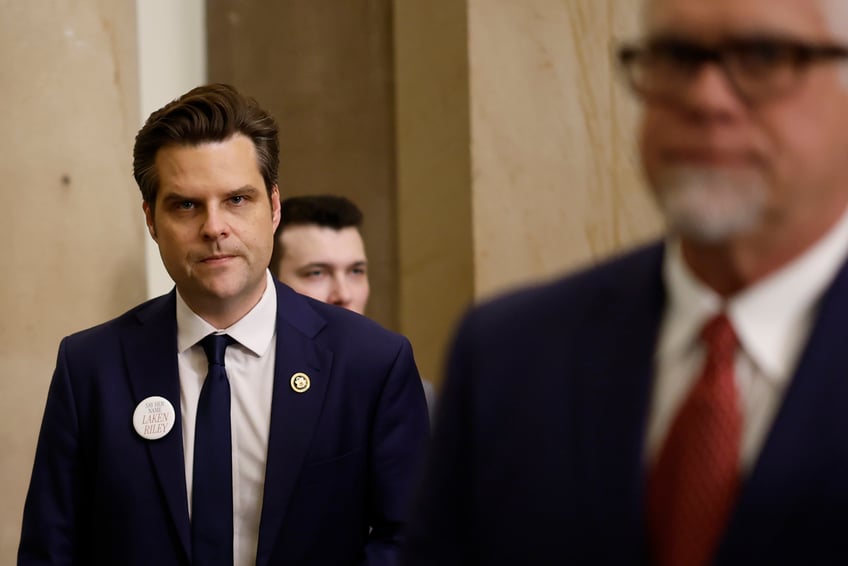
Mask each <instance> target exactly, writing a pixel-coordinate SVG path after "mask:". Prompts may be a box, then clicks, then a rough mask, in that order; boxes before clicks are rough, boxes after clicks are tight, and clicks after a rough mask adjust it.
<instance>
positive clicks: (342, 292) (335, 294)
mask: <svg viewBox="0 0 848 566" xmlns="http://www.w3.org/2000/svg"><path fill="white" fill-rule="evenodd" d="M350 298H351V296H350V288H349V286H348V284H347V282H346V281H345V280H344V278H343V277H338V276H334V277H333V283H332V287H331V289H330V299H329V302H330V303H331V304H334V305H338V306H340V307H347V305H349V304H350Z"/></svg>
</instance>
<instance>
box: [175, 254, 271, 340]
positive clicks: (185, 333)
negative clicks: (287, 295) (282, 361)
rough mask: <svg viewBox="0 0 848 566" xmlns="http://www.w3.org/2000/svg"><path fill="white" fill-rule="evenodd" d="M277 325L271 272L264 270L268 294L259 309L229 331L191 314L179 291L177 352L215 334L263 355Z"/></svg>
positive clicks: (193, 313) (254, 308)
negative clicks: (226, 336) (224, 336)
mask: <svg viewBox="0 0 848 566" xmlns="http://www.w3.org/2000/svg"><path fill="white" fill-rule="evenodd" d="M276 323H277V292H276V288H275V286H274V278H273V277H272V276H271V272H270V271H268V270H265V292H264V293H262V298H261V299H259V302H258V303H256V306H255V307H253V308H252V309H250V311H248V313H247V314H246V315H244V316H243V317H242V318H241V319H240V320H238V321H237V322H236V323H235V324H233V325H232V326H230V327H229V328H222V329H219V328H215V327H214V326H212V325H211V324H209V323H208V322H206V321H205V320H203V318H201V317H200V316H199V315H198V314H197V313H195V312H194V311H192V310H191V309H190V308H189V306H188V305H187V304H186V302H185V301H184V300H183V298H182V297H181V296H180V294H179V292H177V351H178V352H180V353H182V352H184V351H186V350H188V349H189V348H191V347H192V346H194V345H195V344H197V343H198V342H199V341H200V340H202V339H203V338H204V337H205V336H207V335H209V334H212V333H214V332H224V333H226V334H229V335H230V336H231V337H232V338H233V339H234V340H235V341H236V342H238V343H239V344H241V345H242V346H244V347H245V348H247V349H248V350H250V351H251V352H253V354H255V355H256V356H262V355H263V354H264V353H265V352H266V351H267V350H268V347H269V346H270V345H271V340H272V339H273V338H274V331H275V330H276Z"/></svg>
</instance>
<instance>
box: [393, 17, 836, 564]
mask: <svg viewBox="0 0 848 566" xmlns="http://www.w3.org/2000/svg"><path fill="white" fill-rule="evenodd" d="M846 7H848V3H845V2H843V1H842V0H710V1H704V0H651V1H648V2H646V6H645V8H646V12H645V23H646V29H645V36H644V37H643V38H642V39H641V40H640V41H638V42H635V43H632V44H628V45H624V46H622V48H621V49H620V51H619V58H620V63H621V65H622V67H623V71H624V73H625V74H626V77H627V79H628V81H629V84H630V86H631V88H632V89H633V91H634V92H635V93H636V95H637V96H638V97H639V99H640V100H641V102H642V105H643V108H642V111H643V115H642V121H641V137H640V150H641V157H642V164H643V167H644V171H645V175H646V178H647V180H648V183H649V185H650V187H651V189H652V191H653V193H654V195H655V196H656V199H657V202H658V204H659V206H660V208H661V209H662V211H663V212H664V214H665V217H666V220H667V224H668V237H667V238H666V240H665V241H664V242H661V243H656V244H653V245H650V246H647V247H645V248H642V249H638V250H635V251H632V252H630V253H628V254H625V255H623V256H621V257H618V258H616V259H613V260H611V261H609V262H607V263H605V264H603V265H601V266H599V267H597V268H593V269H589V270H586V271H583V272H581V273H577V274H574V275H572V276H570V277H567V278H565V279H563V280H560V281H557V282H554V283H552V284H548V285H545V286H541V287H537V288H533V289H527V290H524V291H519V292H517V293H514V294H511V295H509V296H506V297H502V298H500V299H497V300H494V301H492V302H490V303H488V304H486V305H483V306H480V307H478V308H475V309H473V310H472V311H471V312H470V313H469V314H468V316H467V317H466V318H465V319H464V321H463V322H462V324H461V326H460V328H459V330H458V335H457V337H456V340H455V343H454V346H453V350H452V354H451V356H450V363H449V372H448V376H447V382H446V386H445V390H444V392H443V395H442V399H441V401H440V403H441V410H440V413H439V422H438V423H437V426H436V430H435V436H434V441H433V447H432V454H431V456H430V460H429V465H428V469H427V472H426V477H425V480H424V483H423V488H422V490H421V493H420V495H419V498H418V501H417V504H416V507H415V511H414V514H413V520H412V522H411V525H410V534H409V547H408V556H407V562H406V563H407V564H409V565H415V566H418V565H423V564H438V565H442V566H443V565H450V564H457V565H458V564H616V565H619V564H645V563H648V564H656V565H669V566H670V565H678V566H683V565H685V566H703V565H707V564H733V565H736V564H739V565H742V564H772V565H773V564H806V565H808V564H841V563H846V562H848V539H846V537H845V536H844V534H845V516H846V514H848V379H846V375H848V348H846V345H845V344H846V327H848V267H846V251H848V216H846V203H848V157H846V156H848V74H847V73H848V69H846V59H848V49H846V46H848V9H846Z"/></svg>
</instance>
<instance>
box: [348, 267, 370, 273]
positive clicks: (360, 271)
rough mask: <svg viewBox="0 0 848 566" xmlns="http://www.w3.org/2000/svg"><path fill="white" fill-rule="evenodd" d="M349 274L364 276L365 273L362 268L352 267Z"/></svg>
mask: <svg viewBox="0 0 848 566" xmlns="http://www.w3.org/2000/svg"><path fill="white" fill-rule="evenodd" d="M350 272H351V273H353V274H354V275H365V273H366V272H365V268H364V267H354V268H353V269H351V270H350Z"/></svg>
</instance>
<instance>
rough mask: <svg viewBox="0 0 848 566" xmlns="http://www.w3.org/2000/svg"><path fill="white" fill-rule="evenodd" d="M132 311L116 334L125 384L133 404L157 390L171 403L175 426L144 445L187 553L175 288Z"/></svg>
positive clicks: (186, 503) (187, 538)
mask: <svg viewBox="0 0 848 566" xmlns="http://www.w3.org/2000/svg"><path fill="white" fill-rule="evenodd" d="M137 317H138V321H139V324H137V325H134V326H130V327H128V328H126V329H125V330H124V332H123V336H122V337H121V338H122V344H123V348H124V354H125V356H126V360H127V374H128V376H129V383H130V389H131V391H132V394H133V396H134V400H135V403H136V404H138V403H140V402H141V401H142V400H143V399H146V398H147V397H150V396H154V395H156V396H160V397H164V398H165V399H167V400H168V401H170V402H171V404H172V405H173V406H174V411H175V413H176V416H175V422H174V428H173V429H171V432H170V433H168V434H167V435H165V436H164V437H162V438H160V439H158V440H151V441H147V449H148V451H149V454H150V459H151V462H152V464H153V469H154V471H155V474H156V476H157V478H158V480H159V483H160V484H161V486H162V493H163V494H164V496H165V502H166V504H167V506H168V510H169V511H170V513H171V517H172V519H173V521H174V525H175V527H176V531H177V534H178V536H179V539H180V542H181V543H182V546H183V550H184V551H185V553H186V556H190V552H189V538H190V526H189V518H188V497H187V495H186V483H185V460H184V457H183V439H182V426H181V422H182V418H181V414H180V379H179V370H178V367H177V322H176V295H175V294H174V291H171V293H169V294H168V295H166V296H164V297H162V298H159V299H156V300H154V301H152V302H150V303H148V305H147V306H145V307H143V308H142V309H140V310H139V312H138V314H137Z"/></svg>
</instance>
